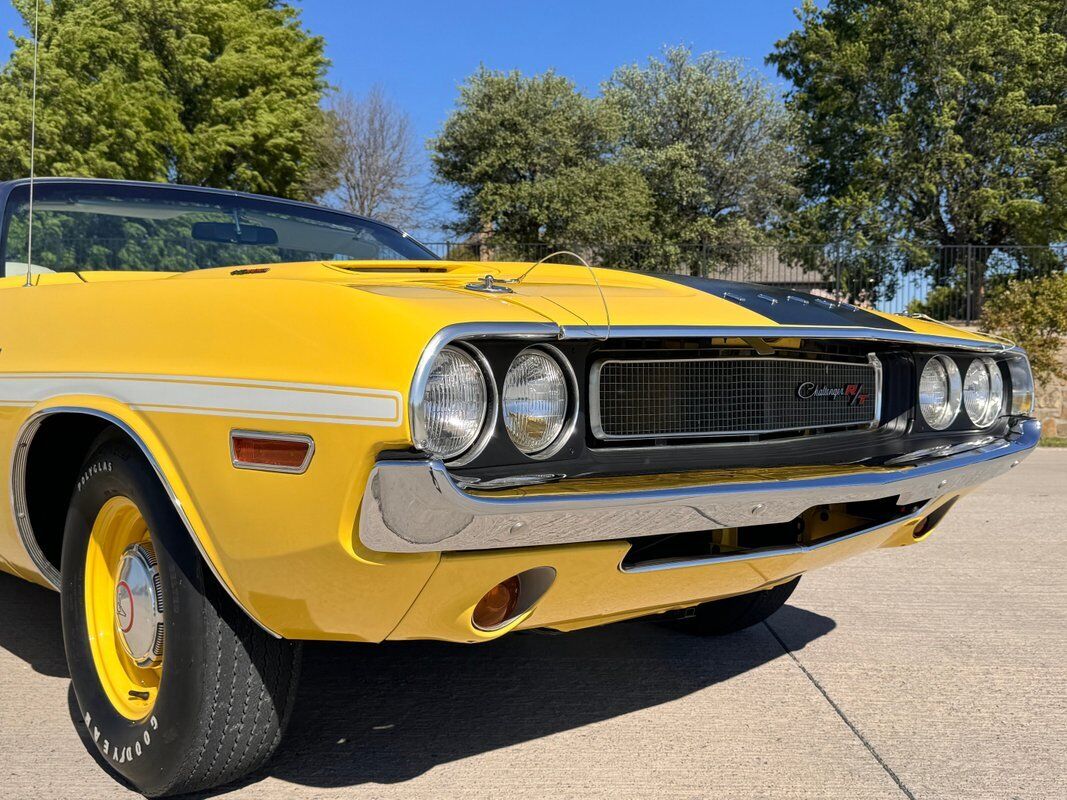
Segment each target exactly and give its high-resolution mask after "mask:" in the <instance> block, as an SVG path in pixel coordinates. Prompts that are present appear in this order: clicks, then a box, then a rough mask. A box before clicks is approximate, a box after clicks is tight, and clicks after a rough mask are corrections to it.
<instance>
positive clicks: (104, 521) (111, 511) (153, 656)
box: [85, 495, 163, 720]
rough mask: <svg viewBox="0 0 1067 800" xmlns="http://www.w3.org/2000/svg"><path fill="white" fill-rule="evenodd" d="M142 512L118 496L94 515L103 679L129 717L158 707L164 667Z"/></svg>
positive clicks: (88, 580)
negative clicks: (156, 704)
mask: <svg viewBox="0 0 1067 800" xmlns="http://www.w3.org/2000/svg"><path fill="white" fill-rule="evenodd" d="M162 589H163V587H162V582H161V581H160V580H159V571H158V567H157V565H156V558H155V549H154V547H153V545H152V536H151V533H150V531H149V530H148V525H147V523H146V522H145V519H144V517H143V516H142V514H141V511H140V510H139V509H138V508H137V505H136V504H135V503H134V502H133V501H132V500H130V499H129V498H128V497H123V496H121V495H120V496H116V497H112V498H110V499H109V500H107V502H105V503H104V505H103V507H102V508H101V509H100V512H99V514H97V517H96V520H95V521H94V522H93V526H92V530H91V531H90V534H89V545H88V551H87V552H86V556H85V617H86V619H85V622H86V628H87V631H88V634H89V647H90V649H91V651H92V655H93V664H94V666H95V668H96V674H97V677H98V678H99V679H100V685H101V686H102V687H103V689H104V693H105V694H106V695H107V697H108V699H109V700H110V701H111V704H112V705H113V706H114V707H115V710H116V711H117V712H118V713H119V714H121V715H122V716H124V717H126V718H127V719H129V720H140V719H144V718H145V717H147V716H148V715H149V714H150V713H151V712H152V709H153V707H154V706H155V702H156V696H157V694H158V692H159V682H160V677H161V675H162V672H163V596H162Z"/></svg>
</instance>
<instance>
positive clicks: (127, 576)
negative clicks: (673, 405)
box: [115, 543, 163, 667]
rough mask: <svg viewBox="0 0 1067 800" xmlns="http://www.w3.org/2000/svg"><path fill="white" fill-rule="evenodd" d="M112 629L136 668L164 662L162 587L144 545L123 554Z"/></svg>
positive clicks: (145, 544)
mask: <svg viewBox="0 0 1067 800" xmlns="http://www.w3.org/2000/svg"><path fill="white" fill-rule="evenodd" d="M115 629H116V630H117V631H118V634H119V641H121V642H122V647H123V648H124V649H125V650H126V654H127V655H129V657H130V658H132V659H133V661H134V662H135V663H136V664H137V666H139V667H149V666H153V665H155V664H158V663H159V662H160V661H161V660H162V659H163V583H162V581H161V580H160V577H159V567H158V565H157V564H156V554H155V553H154V552H153V551H152V548H151V545H149V544H147V543H141V544H134V545H130V546H129V547H128V548H126V551H125V552H124V553H123V554H122V561H121V564H120V566H119V579H118V581H117V583H116V584H115Z"/></svg>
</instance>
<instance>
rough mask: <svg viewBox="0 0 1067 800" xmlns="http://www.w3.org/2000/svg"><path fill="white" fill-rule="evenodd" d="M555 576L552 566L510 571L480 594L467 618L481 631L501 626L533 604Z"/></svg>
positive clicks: (550, 584)
mask: <svg viewBox="0 0 1067 800" xmlns="http://www.w3.org/2000/svg"><path fill="white" fill-rule="evenodd" d="M555 580H556V570H555V569H554V568H553V567H534V568H533V569H528V570H526V571H525V572H520V573H519V574H518V575H512V576H511V577H510V578H508V579H507V580H506V581H501V582H500V583H498V584H497V585H496V586H494V587H493V588H492V589H490V590H489V591H488V592H486V593H485V594H484V595H483V596H482V599H481V600H479V601H478V605H476V606H475V607H474V612H473V613H472V614H471V622H472V623H474V627H476V628H478V629H480V630H483V631H494V630H497V629H498V628H503V627H504V626H505V625H507V624H508V623H509V622H511V621H513V620H514V619H515V618H516V617H519V616H521V615H523V614H525V613H526V612H527V611H529V610H530V609H531V608H533V607H534V604H535V603H537V602H538V601H539V600H540V599H541V598H542V597H544V596H545V592H547V591H548V590H549V588H550V587H551V586H552V582H553V581H555Z"/></svg>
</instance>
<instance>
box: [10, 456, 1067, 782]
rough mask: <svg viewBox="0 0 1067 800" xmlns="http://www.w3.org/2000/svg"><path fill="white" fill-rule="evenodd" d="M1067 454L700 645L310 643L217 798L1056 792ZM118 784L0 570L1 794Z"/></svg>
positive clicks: (14, 585) (655, 634)
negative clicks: (285, 699)
mask: <svg viewBox="0 0 1067 800" xmlns="http://www.w3.org/2000/svg"><path fill="white" fill-rule="evenodd" d="M1065 564H1067V450H1039V451H1038V452H1037V453H1035V454H1034V455H1033V456H1031V458H1030V459H1029V460H1028V461H1026V462H1025V463H1024V464H1023V465H1022V466H1020V467H1019V468H1018V469H1016V470H1014V471H1013V472H1011V473H1010V474H1009V475H1007V476H1005V477H1003V478H1001V479H999V480H997V481H994V482H993V483H992V484H989V485H987V486H986V487H983V488H982V489H980V490H979V491H978V492H977V493H975V494H973V495H971V496H970V497H968V498H966V499H965V500H963V501H961V502H960V503H959V504H958V505H957V507H956V508H955V509H954V510H953V511H952V513H951V514H949V516H948V517H947V519H946V520H945V521H944V522H943V523H942V524H941V526H940V527H939V528H938V530H937V531H936V532H935V533H934V534H933V536H931V538H930V539H929V540H928V541H927V542H926V543H924V544H922V545H920V546H917V547H909V548H904V549H899V550H892V551H881V552H877V553H874V554H871V555H868V556H866V557H862V558H860V559H858V560H854V561H850V562H846V563H844V564H841V565H838V566H835V567H831V568H829V569H827V570H825V571H822V572H818V573H813V574H812V575H809V576H807V577H805V579H804V580H803V581H802V582H801V585H800V588H799V589H798V590H797V592H796V594H794V596H793V599H792V600H791V601H790V605H789V606H787V607H786V608H784V609H783V610H782V611H780V612H779V613H778V614H776V615H775V616H774V617H772V618H771V620H770V622H769V624H768V625H760V626H757V627H756V628H753V629H750V630H748V631H745V632H743V633H740V634H736V635H734V636H731V637H727V638H725V639H719V640H704V639H699V638H695V637H690V636H687V635H684V634H681V633H679V632H677V631H674V630H671V629H668V628H665V627H662V626H659V625H656V624H652V623H648V622H632V623H624V624H620V625H614V626H610V627H607V628H602V629H599V630H592V631H587V632H581V633H575V634H570V635H566V636H551V637H550V636H538V635H522V636H514V637H511V638H506V639H504V640H501V641H499V642H497V643H494V644H492V645H487V646H482V647H467V646H460V645H455V646H454V645H446V644H440V643H400V644H389V645H383V646H360V645H344V646H340V645H312V646H309V647H308V649H307V655H306V659H305V666H304V676H305V677H304V681H303V684H302V688H301V692H300V696H299V699H298V703H297V708H296V712H295V716H294V719H293V723H292V725H291V726H290V729H289V734H288V736H287V737H286V739H285V741H284V742H283V743H282V747H281V750H280V751H279V753H278V755H277V757H276V758H275V760H274V762H273V763H272V764H271V765H269V766H268V768H267V770H266V771H265V773H264V774H260V775H257V776H254V777H253V778H252V779H251V780H250V781H248V782H247V783H246V784H244V785H243V786H239V787H236V788H232V789H231V790H229V791H226V792H222V793H219V794H218V795H216V796H219V797H227V798H231V797H232V798H252V797H255V798H280V797H286V798H318V797H346V798H362V797H368V798H369V797H374V798H379V797H382V798H385V797H397V798H400V797H403V798H441V797H507V798H509V800H516V799H517V798H525V797H529V798H544V797H557V796H560V797H583V798H593V797H605V798H606V797H672V798H675V797H676V798H696V797H716V798H720V797H722V798H750V797H751V798H763V797H766V798H850V800H851V799H852V798H857V799H858V798H901V797H903V798H922V799H923V800H926V798H974V799H975V800H987V798H1046V797H1047V798H1053V797H1055V798H1060V797H1064V796H1067V785H1065V780H1067V577H1065V570H1064V565H1065ZM30 796H35V797H63V798H67V797H76V798H79V800H90V799H91V798H110V797H122V796H133V795H132V794H131V793H129V792H127V791H126V790H124V789H123V788H122V787H121V786H119V785H118V784H117V783H115V781H114V780H113V779H112V778H111V777H109V776H108V775H107V774H105V773H104V772H102V771H101V770H100V769H99V768H98V767H97V766H96V765H95V764H94V763H93V758H92V757H91V755H90V754H89V753H88V752H87V751H86V749H85V747H84V746H83V745H82V743H81V741H80V740H79V738H78V735H77V733H76V732H75V729H74V727H73V725H72V724H71V721H70V711H69V680H68V678H67V674H66V664H65V662H64V658H63V649H62V637H61V633H60V628H59V621H58V603H57V598H56V596H55V595H54V594H51V593H48V592H45V591H43V590H39V589H36V588H34V587H31V586H28V585H24V584H22V583H19V582H18V581H16V580H15V579H13V578H9V577H7V576H3V575H0V797H12V798H14V797H18V798H24V797H30Z"/></svg>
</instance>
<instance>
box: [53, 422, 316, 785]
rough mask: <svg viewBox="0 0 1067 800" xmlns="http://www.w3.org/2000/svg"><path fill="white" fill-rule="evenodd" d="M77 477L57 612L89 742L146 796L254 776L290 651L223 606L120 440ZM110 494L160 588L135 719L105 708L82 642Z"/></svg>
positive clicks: (168, 507)
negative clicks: (99, 525) (134, 515)
mask: <svg viewBox="0 0 1067 800" xmlns="http://www.w3.org/2000/svg"><path fill="white" fill-rule="evenodd" d="M80 476H81V477H80V478H79V480H78V483H77V485H76V489H75V491H74V495H73V497H72V499H71V504H70V510H69V512H68V515H67V521H66V529H65V533H64V542H63V556H62V558H63V560H62V570H61V571H62V602H61V605H62V615H63V640H64V644H65V647H66V652H67V663H68V665H69V668H70V676H71V681H72V684H73V687H74V692H75V694H76V696H77V702H78V707H79V710H80V712H81V719H82V721H83V722H84V723H85V725H86V727H87V729H88V738H89V740H90V741H92V742H94V743H95V746H96V748H97V750H98V751H99V752H100V754H101V756H102V757H103V759H104V760H105V762H106V763H107V764H108V765H109V766H110V767H112V768H113V769H114V770H115V771H116V772H117V773H119V775H121V776H122V777H123V778H125V779H126V780H127V781H128V782H129V783H131V784H132V785H133V786H134V787H136V788H137V789H138V790H140V791H141V792H142V793H144V794H145V795H148V796H149V797H161V796H165V795H173V794H182V793H185V792H191V791H196V790H201V789H207V788H213V787H216V786H221V785H223V784H226V783H229V782H231V781H233V780H236V779H238V778H240V777H241V776H243V775H246V774H247V773H249V772H252V771H254V770H256V769H257V768H259V767H260V766H262V765H263V764H264V762H266V761H267V759H268V758H270V756H271V754H272V753H273V752H274V750H275V749H276V748H277V746H278V744H279V742H280V741H281V737H282V733H283V731H284V729H285V725H286V723H287V721H288V718H289V714H290V711H291V709H292V706H293V700H294V698H295V694H296V684H297V678H298V672H299V661H300V648H299V645H298V644H296V643H294V642H288V641H282V640H279V639H275V638H273V637H272V636H270V635H269V634H267V633H265V632H264V631H263V630H262V629H260V628H259V627H258V626H257V625H256V624H255V623H254V622H252V621H251V620H250V619H249V618H248V617H247V615H245V613H244V612H243V611H242V610H241V609H239V608H238V607H237V606H236V604H235V603H234V602H233V601H232V600H231V599H230V598H229V596H228V595H227V594H226V592H225V590H224V589H223V588H222V587H221V586H220V585H219V583H218V581H217V580H216V579H215V578H214V576H213V575H212V574H211V573H210V571H209V570H208V568H207V567H206V565H205V563H204V561H203V560H202V559H201V557H200V555H199V553H198V552H197V550H196V547H195V545H194V543H193V542H192V541H191V540H190V534H189V533H188V531H187V530H186V528H185V526H184V524H183V522H182V521H181V519H180V517H179V516H178V514H177V513H176V512H175V509H174V506H173V505H172V503H171V501H170V499H169V498H168V497H167V495H166V493H165V492H164V490H163V487H162V486H161V485H160V482H159V480H158V478H157V477H156V475H155V473H154V471H153V470H152V467H151V466H150V465H149V464H148V462H147V461H146V460H145V458H144V456H143V455H142V454H141V452H140V451H139V450H137V449H136V448H135V447H134V446H133V445H132V444H130V443H129V442H128V441H127V440H125V439H121V438H113V439H110V440H107V441H104V442H102V443H99V444H98V446H97V447H96V448H95V450H94V451H93V452H92V454H91V455H90V457H89V458H88V459H87V460H86V462H85V465H84V467H83V469H82V471H81V473H80ZM116 496H123V497H125V498H128V499H129V500H131V501H133V503H134V504H135V505H136V506H137V510H138V511H139V512H140V514H141V516H142V517H143V519H144V521H145V522H146V523H147V526H148V530H149V531H150V534H151V542H152V545H153V546H154V548H155V551H156V559H157V561H158V568H159V574H160V577H161V579H162V585H163V590H162V595H163V614H164V619H163V626H164V639H163V642H164V645H163V648H164V649H163V661H162V666H161V668H160V669H161V672H160V677H159V686H158V694H157V695H156V697H155V700H154V705H153V706H152V707H151V709H150V711H149V712H148V713H147V716H145V718H144V719H140V720H137V721H133V720H130V719H128V718H127V717H126V716H123V715H122V714H120V713H119V712H118V710H117V709H116V707H115V706H114V705H113V703H112V701H111V700H109V699H108V696H107V694H106V692H105V690H104V688H103V685H102V683H101V680H100V678H99V677H98V674H97V668H96V666H95V662H94V659H93V654H92V650H91V646H90V643H89V641H88V633H87V631H88V623H87V621H86V610H85V606H86V594H85V583H86V577H85V564H86V557H87V556H86V554H87V550H88V545H89V537H90V534H91V531H92V527H93V524H94V521H95V520H96V519H97V516H98V514H99V512H100V510H101V508H102V507H103V505H104V503H105V502H107V501H108V500H109V499H111V498H113V497H116Z"/></svg>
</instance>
